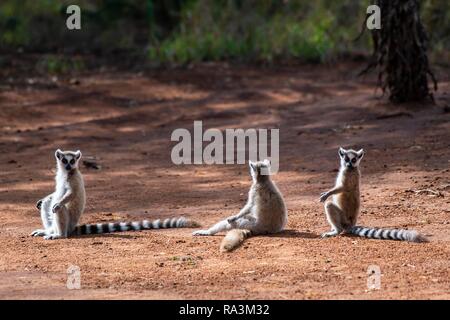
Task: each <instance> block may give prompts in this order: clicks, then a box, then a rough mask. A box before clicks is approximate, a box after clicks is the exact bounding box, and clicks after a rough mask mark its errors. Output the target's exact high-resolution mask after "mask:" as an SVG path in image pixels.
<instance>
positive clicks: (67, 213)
mask: <svg viewBox="0 0 450 320" xmlns="http://www.w3.org/2000/svg"><path fill="white" fill-rule="evenodd" d="M55 157H56V166H57V172H56V179H55V180H56V187H55V192H53V193H52V194H50V195H48V196H47V197H45V198H43V199H41V200H39V201H38V202H37V203H36V207H37V208H38V209H39V210H40V212H41V219H42V224H43V226H44V229H37V230H34V231H33V232H32V233H31V235H32V236H43V237H44V239H47V240H49V239H60V238H67V237H69V236H72V235H83V234H99V233H109V232H117V231H129V230H144V229H159V228H181V227H197V226H198V224H197V223H195V222H194V221H191V220H188V219H186V218H183V217H179V218H170V219H165V220H164V221H160V220H155V221H148V220H143V221H134V222H115V223H96V224H84V225H80V226H77V224H78V221H79V220H80V217H81V214H82V213H83V211H84V207H85V204H86V192H85V189H84V182H83V176H82V175H81V172H80V170H79V169H78V164H79V162H80V159H81V152H80V151H79V150H78V151H76V152H73V151H61V150H59V149H58V150H56V152H55Z"/></svg>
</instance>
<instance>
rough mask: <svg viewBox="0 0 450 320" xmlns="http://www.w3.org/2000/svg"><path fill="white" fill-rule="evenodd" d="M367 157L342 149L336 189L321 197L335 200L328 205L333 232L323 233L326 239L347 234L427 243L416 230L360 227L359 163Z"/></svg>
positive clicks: (361, 153)
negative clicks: (357, 224)
mask: <svg viewBox="0 0 450 320" xmlns="http://www.w3.org/2000/svg"><path fill="white" fill-rule="evenodd" d="M363 156H364V150H363V149H361V150H359V151H355V150H351V149H349V150H345V149H343V148H339V157H340V161H341V165H340V169H339V173H338V176H337V179H336V184H335V186H334V188H333V189H331V190H329V191H327V192H324V193H322V194H321V195H320V202H325V201H326V200H327V199H328V197H329V196H333V200H332V201H326V202H325V214H326V216H327V220H328V223H329V224H330V225H331V228H332V230H331V231H330V232H326V233H324V234H322V237H323V238H325V237H332V236H337V235H339V234H340V233H342V232H344V233H347V234H354V235H357V236H360V237H366V238H372V239H391V240H405V241H411V242H424V241H426V238H425V237H424V236H422V235H421V234H419V233H418V232H417V231H414V230H403V229H380V228H366V227H360V226H356V220H357V218H358V214H359V208H360V192H359V180H360V175H361V173H360V170H359V163H360V161H361V159H362V157H363Z"/></svg>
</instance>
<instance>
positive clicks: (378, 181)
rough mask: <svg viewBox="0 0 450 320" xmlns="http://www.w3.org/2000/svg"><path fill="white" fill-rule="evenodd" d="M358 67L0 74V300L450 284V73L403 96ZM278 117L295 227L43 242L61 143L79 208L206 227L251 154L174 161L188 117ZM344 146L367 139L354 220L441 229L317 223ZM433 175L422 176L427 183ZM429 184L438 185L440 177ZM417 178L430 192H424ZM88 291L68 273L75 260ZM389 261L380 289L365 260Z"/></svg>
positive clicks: (242, 189) (343, 292)
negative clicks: (425, 95)
mask: <svg viewBox="0 0 450 320" xmlns="http://www.w3.org/2000/svg"><path fill="white" fill-rule="evenodd" d="M361 67H362V65H357V64H353V63H349V64H341V65H325V66H295V67H292V66H290V67H289V66H284V67H271V68H263V67H261V68H256V67H243V66H229V65H227V64H204V65H199V66H195V67H193V68H188V69H183V70H180V69H172V70H164V71H152V72H142V73H127V74H124V73H119V72H96V73H90V74H86V75H84V76H80V77H78V78H77V79H69V78H67V79H66V78H62V79H56V78H55V79H51V78H50V77H43V78H29V79H16V78H14V77H9V78H8V77H7V78H4V79H2V81H1V83H0V89H1V92H0V107H1V109H0V110H1V117H0V150H1V152H0V216H1V220H0V298H1V299H12V298H19V299H22V298H31V299H47V298H50V299H61V298H63V299H73V298H75V299H78V298H95V299H97V298H113V299H116V298H121V299H128V298H131V299H252V298H253V299H449V298H450V268H449V267H450V260H449V258H450V232H449V227H450V224H449V223H450V220H449V216H450V205H449V204H450V200H449V199H450V169H449V167H450V148H449V146H450V121H449V120H450V112H449V105H450V97H449V89H450V82H449V79H448V76H446V74H448V70H441V71H440V72H439V73H438V78H439V79H440V80H441V83H440V87H439V91H438V92H437V93H436V95H435V96H436V103H437V104H436V105H435V106H432V105H429V106H424V105H416V106H402V107H393V106H392V105H390V104H389V103H387V102H386V100H385V99H379V96H380V92H379V91H378V92H375V91H374V86H375V82H374V80H373V79H372V78H358V77H356V74H357V72H358V71H359V70H360V69H361ZM194 120H202V121H203V126H204V129H207V128H220V129H225V128H244V129H245V128H279V129H280V171H279V173H278V174H277V175H275V176H274V177H273V180H274V181H275V182H276V183H277V185H278V187H279V188H280V190H281V191H282V192H283V194H284V196H285V200H286V203H287V207H288V212H289V222H288V225H287V230H286V231H285V232H283V233H280V234H277V235H273V236H267V237H254V238H250V239H248V240H247V241H246V242H245V244H244V246H242V247H240V248H239V249H237V250H236V251H234V252H232V253H229V254H221V253H219V250H218V247H219V243H220V241H221V239H222V237H223V235H217V236H213V237H192V236H191V233H192V231H193V230H192V229H171V230H151V231H145V232H124V233H115V234H108V235H95V236H84V237H78V238H70V239H64V240H54V241H46V240H43V239H42V238H32V237H29V236H28V234H29V233H30V232H31V231H32V230H34V229H36V228H39V227H40V225H41V222H40V218H39V213H38V211H37V209H36V208H35V202H36V201H37V200H38V199H40V198H42V197H43V196H45V195H46V194H49V193H50V192H52V188H53V186H54V180H53V176H54V167H55V160H54V155H53V154H54V151H55V149H57V148H61V149H81V150H82V152H83V155H84V157H85V158H89V157H95V160H96V161H97V163H98V164H99V165H100V166H101V169H100V170H95V169H92V168H86V167H83V168H82V172H83V174H84V178H85V183H86V189H87V209H86V211H85V213H84V215H83V216H82V218H81V222H82V223H92V222H105V221H118V220H136V219H143V218H146V219H153V218H155V219H156V218H164V217H171V216H179V215H184V216H186V217H189V218H192V219H194V220H196V221H198V222H201V224H202V225H203V226H205V227H207V226H209V225H211V224H213V223H214V222H216V221H218V220H219V219H223V218H225V217H227V216H229V215H232V214H235V213H237V212H238V210H239V209H240V208H241V207H242V205H243V204H244V203H245V201H246V196H247V192H248V188H249V186H250V177H249V175H248V170H247V166H246V165H182V166H176V165H174V164H173V163H172V162H171V158H170V154H171V149H172V147H173V146H174V145H175V143H174V142H171V141H170V136H171V133H172V131H173V130H175V129H176V128H187V129H189V130H190V131H192V128H193V122H194ZM339 146H344V147H355V148H364V149H365V150H366V155H365V158H364V159H363V161H362V174H363V176H362V197H363V203H362V213H361V216H360V219H359V224H361V225H366V226H377V227H392V228H393V227H396V228H408V229H416V230H418V231H420V232H422V233H423V234H425V235H427V236H428V237H429V239H430V242H429V243H425V244H415V243H405V242H397V241H380V240H367V239H362V238H355V237H344V236H341V237H336V238H330V239H321V238H319V235H320V234H321V233H322V232H325V231H328V229H329V226H328V224H327V222H326V220H325V216H324V212H323V207H322V205H321V204H320V203H319V202H318V196H319V194H320V193H321V192H322V191H325V190H327V189H328V188H330V187H331V186H332V185H333V182H334V179H335V175H336V172H337V168H338V155H337V148H338V147H339ZM420 190H422V191H420ZM430 190H431V191H430ZM417 191H419V192H417ZM70 265H76V266H78V267H79V268H80V271H81V287H82V288H81V289H80V290H69V289H67V288H66V280H67V273H66V272H67V268H68V267H69V266H70ZM371 265H377V266H379V267H380V270H381V273H382V276H381V288H380V289H379V290H368V287H367V281H368V275H367V270H368V267H369V266H371Z"/></svg>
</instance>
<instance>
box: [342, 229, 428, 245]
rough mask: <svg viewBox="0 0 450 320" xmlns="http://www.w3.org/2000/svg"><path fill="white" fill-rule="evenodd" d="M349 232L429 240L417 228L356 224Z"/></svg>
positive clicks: (412, 240) (383, 237)
mask: <svg viewBox="0 0 450 320" xmlns="http://www.w3.org/2000/svg"><path fill="white" fill-rule="evenodd" d="M347 233H351V234H354V235H357V236H360V237H365V238H371V239H388V240H403V241H410V242H427V241H428V240H427V238H426V237H425V236H423V235H421V234H420V233H418V232H417V231H415V230H404V229H380V228H366V227H360V226H354V227H352V228H350V229H349V230H347Z"/></svg>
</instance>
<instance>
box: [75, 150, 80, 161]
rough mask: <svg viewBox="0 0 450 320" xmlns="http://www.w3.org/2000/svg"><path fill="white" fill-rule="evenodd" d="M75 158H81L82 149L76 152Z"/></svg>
mask: <svg viewBox="0 0 450 320" xmlns="http://www.w3.org/2000/svg"><path fill="white" fill-rule="evenodd" d="M75 158H76V159H77V160H80V158H81V151H80V150H77V152H75Z"/></svg>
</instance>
